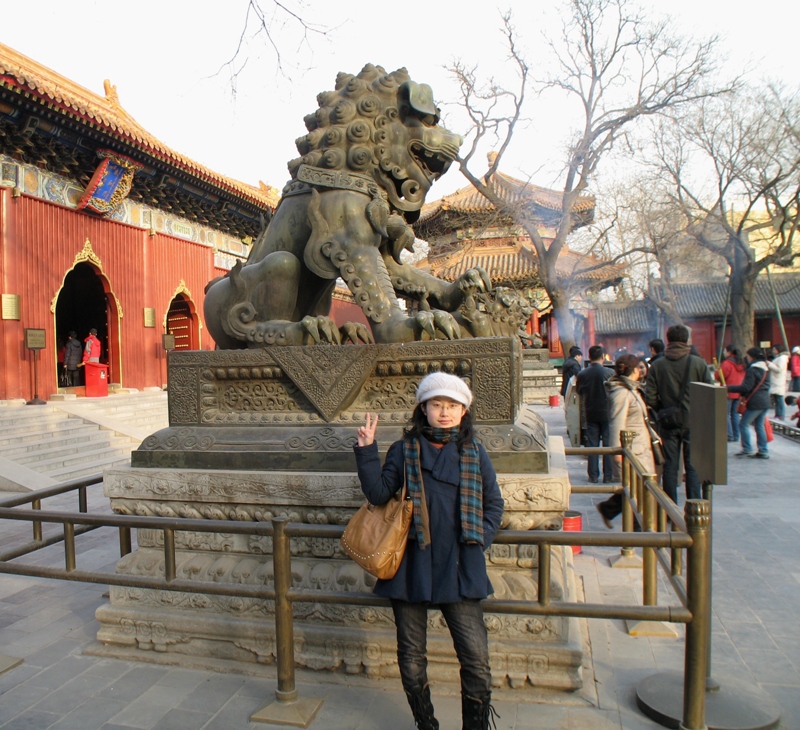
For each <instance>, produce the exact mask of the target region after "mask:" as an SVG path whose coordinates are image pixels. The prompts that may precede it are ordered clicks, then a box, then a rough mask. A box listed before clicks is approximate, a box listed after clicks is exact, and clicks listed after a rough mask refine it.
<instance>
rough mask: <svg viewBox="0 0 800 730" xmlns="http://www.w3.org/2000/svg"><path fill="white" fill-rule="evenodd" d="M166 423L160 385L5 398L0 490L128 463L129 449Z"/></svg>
mask: <svg viewBox="0 0 800 730" xmlns="http://www.w3.org/2000/svg"><path fill="white" fill-rule="evenodd" d="M167 425H168V416H167V394H166V393H164V392H162V391H161V390H158V391H156V392H143V393H126V394H120V395H109V396H108V397H105V398H80V399H75V400H69V401H50V402H48V403H47V405H43V406H26V405H23V404H22V402H18V403H13V404H7V405H6V406H5V407H3V408H0V490H7V491H28V490H30V489H43V488H45V487H48V486H53V485H55V484H56V483H58V482H63V481H68V480H71V479H78V478H80V477H84V476H89V475H92V474H98V473H101V472H103V471H104V470H105V469H108V468H110V467H114V466H123V465H125V464H130V455H131V451H133V450H135V449H136V448H137V447H138V446H139V444H140V443H141V442H142V440H143V439H145V438H146V437H147V436H149V435H150V434H151V433H154V432H155V431H158V430H159V429H161V428H164V427H166V426H167Z"/></svg>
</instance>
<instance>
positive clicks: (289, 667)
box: [250, 517, 322, 727]
mask: <svg viewBox="0 0 800 730" xmlns="http://www.w3.org/2000/svg"><path fill="white" fill-rule="evenodd" d="M288 522H289V520H288V518H286V517H273V518H272V565H273V575H274V580H275V651H276V654H277V655H278V656H277V661H278V689H276V690H275V699H276V701H275V702H273V703H271V704H269V705H267V706H266V707H264V708H263V709H261V710H259V711H258V712H256V713H255V714H254V715H253V716H252V717H251V718H250V722H268V723H272V724H275V725H294V726H296V727H308V726H309V724H310V723H311V721H312V720H313V719H314V716H315V715H316V714H317V711H318V710H319V708H320V707H322V700H317V699H308V700H307V699H298V696H297V688H296V687H295V683H294V625H293V623H292V602H291V600H289V590H290V589H291V587H292V554H291V549H290V548H291V546H290V543H289V536H288V535H287V534H286V524H287V523H288Z"/></svg>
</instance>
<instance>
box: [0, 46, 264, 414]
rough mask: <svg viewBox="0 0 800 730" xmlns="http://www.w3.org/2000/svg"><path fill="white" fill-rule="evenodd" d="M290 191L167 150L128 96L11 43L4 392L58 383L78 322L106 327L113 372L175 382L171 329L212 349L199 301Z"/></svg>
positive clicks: (102, 334)
mask: <svg viewBox="0 0 800 730" xmlns="http://www.w3.org/2000/svg"><path fill="white" fill-rule="evenodd" d="M277 202H278V191H277V190H275V189H273V188H269V187H268V186H266V185H264V184H263V183H262V184H261V186H260V187H254V186H249V185H246V184H243V183H241V182H238V181H236V180H232V179H230V178H227V177H224V176H223V175H220V174H218V173H216V172H213V171H212V170H209V169H207V168H205V167H203V166H202V165H199V164H198V163H196V162H194V161H192V160H190V159H188V158H187V157H184V156H183V155H181V154H180V153H178V152H175V151H174V150H171V149H169V148H168V147H166V146H165V145H164V144H162V143H161V142H159V141H158V140H157V139H155V138H154V137H153V136H152V135H150V134H149V133H148V132H147V131H146V130H144V129H143V128H142V127H141V126H140V125H139V124H137V122H136V121H135V120H134V119H133V118H132V117H131V116H130V115H129V114H128V113H127V112H126V111H125V109H124V108H123V107H122V106H121V104H120V101H119V98H118V96H117V92H116V89H115V87H113V86H112V85H111V84H110V83H109V82H108V81H106V82H105V96H104V97H103V96H99V95H96V94H94V93H92V92H91V91H88V90H87V89H84V88H83V87H81V86H79V85H78V84H75V83H73V82H71V81H70V80H68V79H66V78H64V77H62V76H59V75H58V74H57V73H55V72H54V71H52V70H50V69H48V68H47V67H45V66H42V65H41V64H39V63H36V62H35V61H33V60H31V59H29V58H26V57H25V56H23V55H21V54H19V53H17V52H16V51H14V50H12V49H11V48H8V47H7V46H4V45H2V44H0V282H1V284H2V319H0V338H1V339H0V341H1V343H2V347H1V351H0V400H10V399H19V398H24V399H26V400H27V399H29V398H30V397H31V396H32V395H33V393H34V392H37V388H36V385H37V384H36V383H34V382H33V367H32V361H33V357H34V351H33V350H29V349H27V347H26V337H25V333H26V330H28V331H29V332H36V334H38V335H39V336H40V337H41V335H42V334H43V335H44V349H43V350H41V351H39V363H38V369H39V375H38V380H39V382H38V392H39V393H42V394H44V395H45V396H47V395H48V394H50V393H54V392H56V390H57V388H58V368H59V365H58V359H59V350H60V348H61V346H62V345H63V342H64V340H65V339H66V336H67V333H68V332H69V331H71V330H74V331H75V332H77V334H78V337H79V338H80V339H81V340H82V339H83V338H85V337H86V336H87V334H88V331H89V329H91V328H96V329H97V331H98V336H99V338H100V340H101V342H102V346H103V351H102V356H101V362H103V363H106V364H107V365H108V367H109V382H110V383H111V384H112V387H113V384H117V386H118V387H125V388H137V389H142V388H144V387H150V386H161V385H162V384H163V383H164V382H165V381H166V352H165V350H164V345H165V344H169V343H168V342H167V343H165V342H164V340H163V338H162V336H163V335H165V334H172V335H174V337H175V340H174V345H175V347H176V348H180V349H212V348H213V347H214V343H213V340H211V338H210V337H209V335H208V334H207V333H206V331H205V329H204V327H203V323H202V319H201V316H200V311H201V310H202V299H203V290H204V287H205V285H206V284H207V283H208V282H209V281H210V280H211V279H213V278H214V277H216V276H219V275H222V274H224V273H225V272H227V271H228V270H229V269H230V268H231V266H232V265H233V264H234V262H235V261H236V260H240V259H244V258H246V256H247V253H248V246H249V244H250V242H251V241H252V240H253V239H255V238H256V237H257V236H258V234H259V232H260V231H261V230H263V227H264V226H265V225H266V222H267V220H268V219H269V217H270V215H271V212H272V211H273V210H274V208H275V206H276V205H277Z"/></svg>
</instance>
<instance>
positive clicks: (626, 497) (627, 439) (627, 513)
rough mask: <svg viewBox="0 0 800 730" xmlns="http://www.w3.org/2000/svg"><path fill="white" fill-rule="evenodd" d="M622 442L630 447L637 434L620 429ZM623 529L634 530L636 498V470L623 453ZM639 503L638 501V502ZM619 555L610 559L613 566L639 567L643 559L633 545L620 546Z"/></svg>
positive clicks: (624, 445) (625, 446) (625, 530)
mask: <svg viewBox="0 0 800 730" xmlns="http://www.w3.org/2000/svg"><path fill="white" fill-rule="evenodd" d="M619 435H620V442H621V443H622V446H623V448H630V446H631V444H632V443H633V438H634V436H635V435H636V434H634V433H633V432H632V431H620V434H619ZM621 472H622V531H623V532H626V533H629V532H633V507H632V504H633V500H635V499H636V486H635V484H636V470H635V469H634V468H633V465H632V464H631V462H630V461H629V460H628V458H627V457H626V456H625V454H623V455H622V469H621ZM637 504H638V503H637ZM619 553H620V554H619V555H615V556H613V557H611V558H609V559H608V562H609V565H611V567H612V568H639V567H641V564H642V561H641V559H640V558H639V556H638V555H637V554H636V550H635V549H634V548H632V547H623V548H620V551H619Z"/></svg>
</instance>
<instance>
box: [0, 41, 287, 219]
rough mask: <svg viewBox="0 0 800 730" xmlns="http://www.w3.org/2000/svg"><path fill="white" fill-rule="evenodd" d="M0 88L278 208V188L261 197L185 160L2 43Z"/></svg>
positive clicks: (117, 111)
mask: <svg viewBox="0 0 800 730" xmlns="http://www.w3.org/2000/svg"><path fill="white" fill-rule="evenodd" d="M0 86H4V87H5V88H7V89H8V90H9V91H12V92H16V93H18V94H20V95H24V96H25V97H27V98H28V99H29V100H30V101H31V102H32V103H34V104H36V105H38V106H44V107H46V108H48V109H49V110H50V111H52V112H54V113H56V114H60V115H61V116H65V117H68V118H70V119H72V120H73V121H74V122H76V123H78V124H80V125H83V126H86V127H88V128H90V129H93V130H94V131H96V132H101V133H104V134H106V135H108V136H110V137H112V138H116V139H117V140H118V141H119V142H120V143H122V144H124V145H126V146H128V147H130V148H132V149H134V150H137V151H138V152H140V153H141V154H143V155H145V156H146V157H148V158H150V159H152V160H154V161H158V162H159V163H161V164H162V165H169V166H172V167H173V168H174V169H175V170H177V171H180V172H182V173H183V174H185V175H189V176H190V177H192V178H194V179H196V180H199V181H202V182H204V183H206V184H207V185H210V186H212V187H214V188H216V189H217V190H219V191H221V192H224V193H225V194H226V195H227V196H233V197H236V198H239V199H243V200H246V201H248V202H249V203H251V204H252V205H254V206H256V207H258V208H262V209H263V208H265V207H269V208H273V209H274V207H275V206H276V205H277V202H278V199H279V194H278V191H277V190H275V189H274V188H271V189H270V192H269V193H268V194H265V193H262V192H261V191H260V189H259V188H256V187H254V186H251V185H247V184H246V183H242V182H240V181H236V180H234V179H232V178H227V177H225V176H224V175H220V174H219V173H216V172H214V171H213V170H211V169H209V168H206V167H205V166H203V165H201V164H200V163H198V162H196V161H194V160H192V159H191V158H189V157H186V156H185V155H181V154H180V153H178V152H176V151H174V150H172V149H171V148H170V147H168V146H167V145H165V144H163V143H162V142H161V141H160V140H158V139H156V138H155V137H154V136H153V135H151V134H150V133H149V132H147V130H145V129H144V127H142V126H141V125H140V124H139V123H138V122H137V121H136V120H135V119H134V118H133V117H131V116H130V114H129V113H128V112H127V111H126V110H125V109H124V108H123V107H122V106H121V105H120V104H119V103H118V101H116V102H115V101H114V100H113V99H109V98H108V97H105V98H104V97H101V96H99V95H97V94H94V93H93V92H91V91H89V90H88V89H85V88H84V87H82V86H81V85H80V84H77V83H75V82H73V81H71V80H69V79H66V78H65V77H63V76H60V75H59V74H57V73H56V72H55V71H52V70H51V69H49V68H47V67H46V66H44V65H42V64H40V63H38V62H36V61H34V60H32V59H30V58H28V57H27V56H24V55H23V54H21V53H18V52H17V51H14V50H13V49H11V48H9V47H8V46H5V45H3V44H0ZM272 190H275V193H274V194H273V193H272V192H271V191H272Z"/></svg>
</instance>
